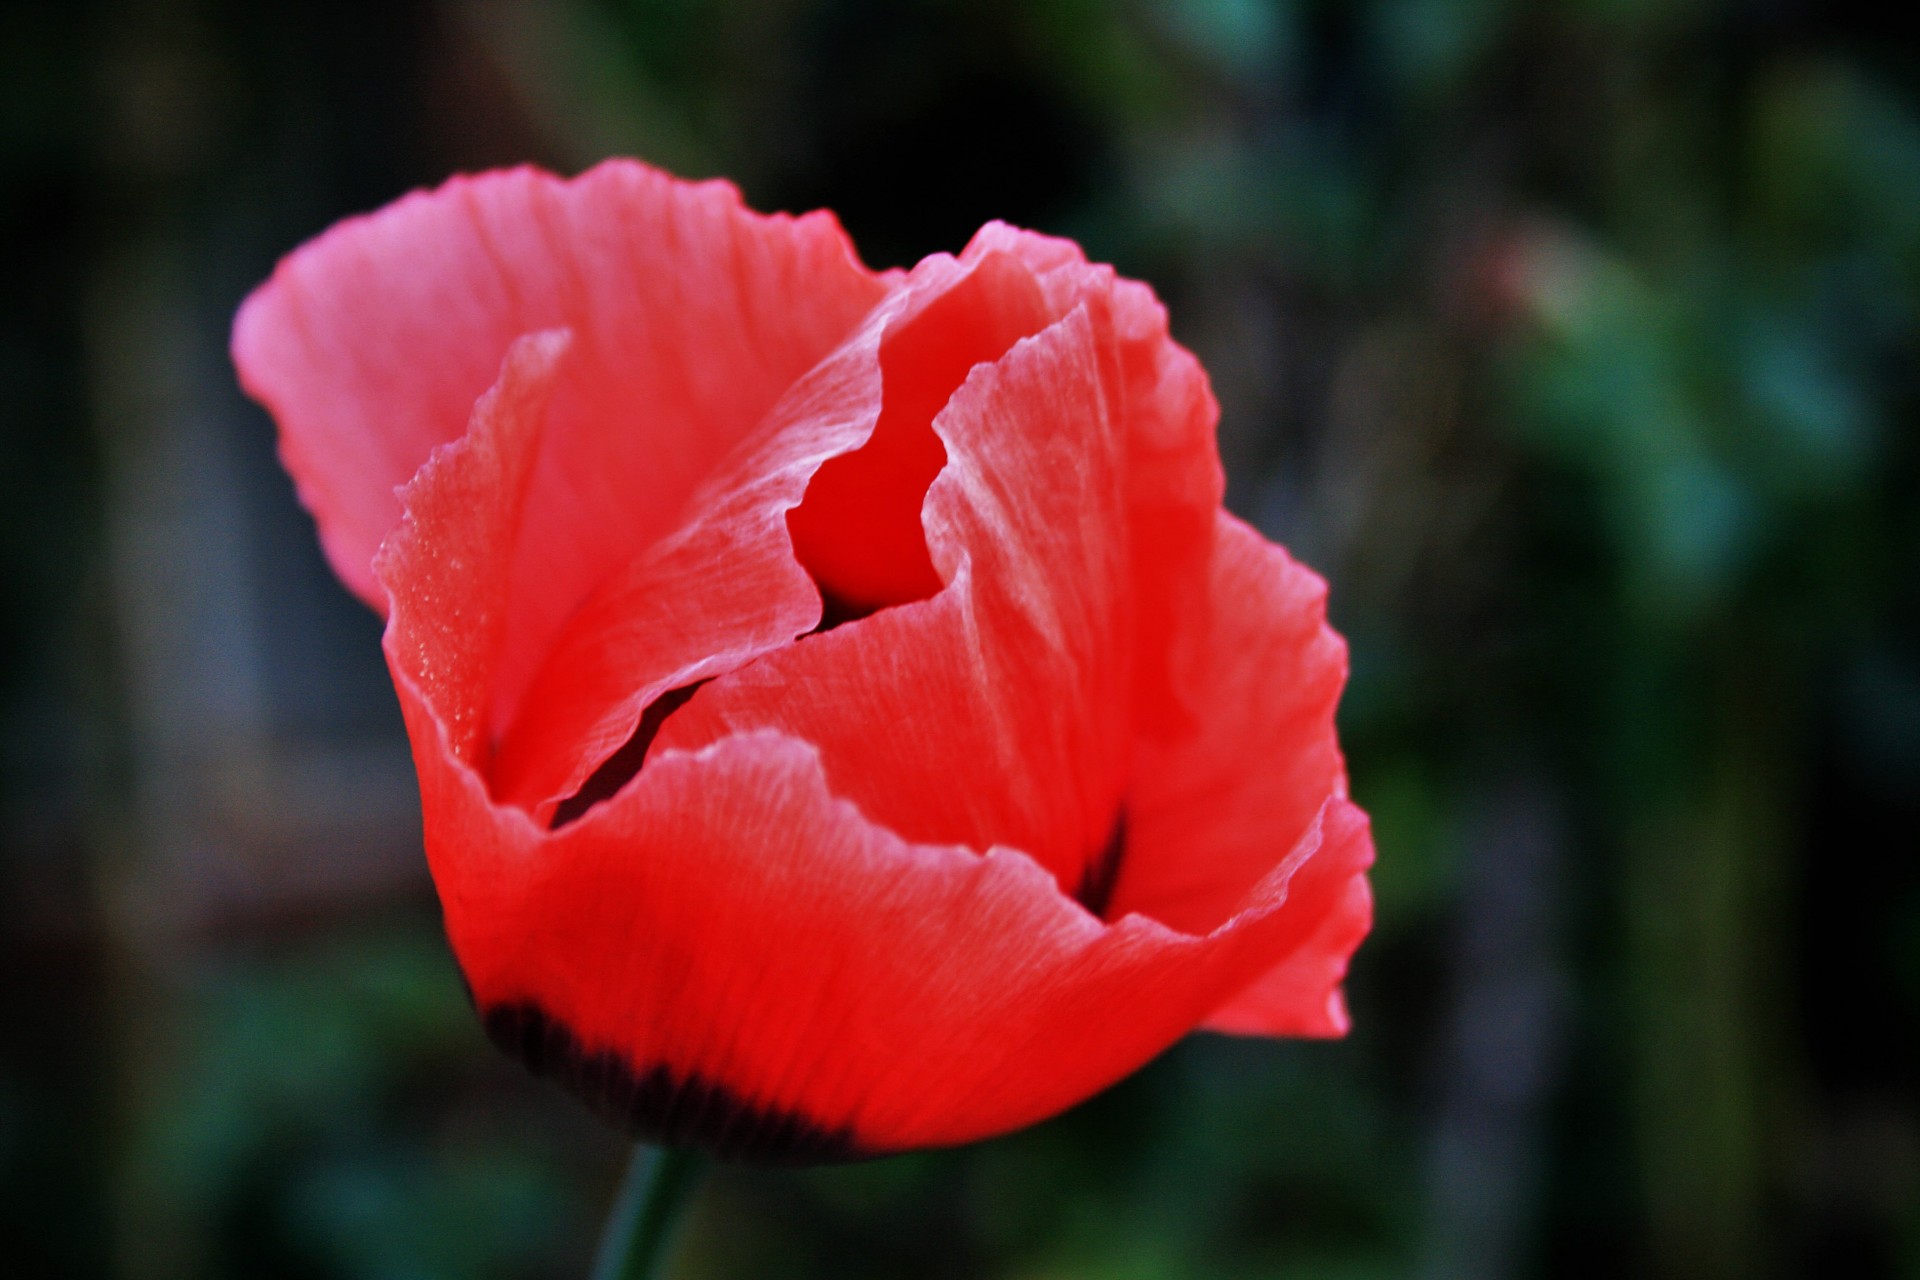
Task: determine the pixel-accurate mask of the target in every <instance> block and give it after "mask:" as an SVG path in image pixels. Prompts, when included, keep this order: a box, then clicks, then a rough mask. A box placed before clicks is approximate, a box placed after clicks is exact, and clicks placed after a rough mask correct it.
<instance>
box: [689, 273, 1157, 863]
mask: <svg viewBox="0 0 1920 1280" xmlns="http://www.w3.org/2000/svg"><path fill="white" fill-rule="evenodd" d="M1101 338H1102V335H1101V334H1099V333H1098V332H1097V331H1096V327H1095V324H1094V321H1093V319H1092V317H1091V316H1090V315H1089V313H1088V311H1087V309H1086V308H1076V309H1075V310H1074V311H1073V312H1072V313H1071V314H1070V315H1068V316H1067V317H1065V318H1064V319H1062V320H1060V321H1058V322H1056V323H1055V324H1053V325H1051V326H1050V327H1048V328H1047V329H1045V330H1044V331H1042V332H1041V333H1040V334H1038V335H1037V336H1035V337H1032V338H1028V339H1024V340H1022V341H1021V342H1019V343H1018V344H1016V345H1015V346H1014V348H1013V349H1012V350H1011V351H1010V352H1009V353H1007V354H1006V355H1005V356H1004V357H1002V358H1001V359H1000V360H998V361H997V362H995V363H992V364H983V365H979V366H977V367H976V368H975V369H974V370H973V372H972V373H971V374H970V375H969V376H968V378H967V380H966V382H965V383H964V384H962V386H961V387H960V389H959V390H958V391H957V392H955V393H954V395H953V398H952V399H951V401H949V402H948V404H947V406H946V408H945V409H943V410H942V411H941V413H940V414H939V416H938V417H937V418H936V419H935V420H934V429H935V430H936V431H937V432H938V433H939V435H940V438H941V440H942V441H943V442H944V445H945V450H946V454H947V463H946V466H945V468H944V469H943V470H942V471H941V473H940V475H939V478H938V479H936V480H935V481H934V483H933V486H932V489H931V490H930V492H929V493H928V495H927V499H926V506H925V517H924V518H925V525H926V531H927V540H928V543H929V545H930V547H931V550H932V555H933V560H934V563H935V564H936V566H937V567H938V569H939V572H940V574H941V576H942V577H943V578H944V579H945V581H946V586H945V587H944V588H943V589H942V590H941V591H940V593H939V594H937V595H935V596H933V597H932V598H931V599H927V600H922V601H917V602H914V603H910V604H905V605H901V606H898V607H895V608H890V609H886V610H883V611H881V612H879V613H876V614H874V615H872V616H871V617H867V618H864V619H861V620H859V621H857V622H854V623H851V624H848V625H846V626H842V627H839V628H837V629H835V630H833V631H830V632H827V633H825V634H821V635H816V636H810V637H808V638H806V639H804V640H802V641H801V642H800V643H798V644H796V645H794V646H792V647H790V648H787V649H783V650H780V651H778V652H775V653H770V654H768V655H767V656H765V657H764V658H762V659H760V660H759V661H757V662H755V663H753V664H751V665H749V666H747V667H744V668H742V669H741V670H740V671H738V672H736V673H734V674H733V675H730V676H727V677H724V678H722V679H719V680H716V681H714V682H713V683H712V684H710V685H708V686H706V687H705V688H703V689H702V690H701V691H700V692H699V693H698V694H696V695H695V696H694V698H693V699H692V701H691V702H689V703H688V704H687V706H686V707H685V708H683V709H682V710H681V711H680V712H678V713H677V714H676V715H675V716H674V717H673V718H672V719H671V720H669V721H668V722H667V724H666V726H665V728H664V729H663V731H662V734H661V738H660V744H661V745H662V746H663V747H664V746H674V747H679V748H682V749H687V748H692V747H697V746H700V745H704V744H705V743H708V742H711V741H714V740H716V739H718V738H720V737H723V736H725V735H727V734H732V733H739V732H743V731H747V730H756V729H764V730H777V731H780V732H783V733H786V734H790V735H792V736H794V737H798V738H801V739H804V740H805V741H807V742H810V743H813V744H814V745H815V746H816V747H817V748H818V749H819V751H820V754H821V758H822V762H823V764H824V766H825V768H826V771H827V776H828V778H829V780H830V782H831V785H832V787H833V789H834V791H835V793H836V794H839V795H843V796H846V797H847V798H849V799H851V800H853V801H854V803H856V804H857V805H858V806H859V807H860V809H861V810H862V812H864V813H866V814H868V815H869V816H871V817H873V818H874V819H875V820H876V821H878V822H881V823H884V824H885V825H887V826H888V827H889V828H891V829H892V830H894V831H897V832H899V833H900V834H901V835H903V836H905V837H907V838H909V839H913V840H920V841H929V842H938V843H953V844H963V845H968V846H970V847H973V848H976V849H984V848H988V847H990V846H992V845H995V844H1003V845H1010V846H1013V847H1017V848H1020V849H1022V850H1025V851H1026V852H1027V853H1029V854H1031V855H1032V856H1033V857H1034V858H1036V859H1038V860H1039V861H1040V863H1041V864H1042V865H1044V866H1046V867H1047V868H1048V869H1050V870H1052V871H1053V872H1054V873H1055V874H1056V875H1057V876H1058V877H1059V880H1060V883H1061V885H1062V886H1063V887H1064V888H1065V889H1066V890H1067V891H1068V892H1070V893H1072V892H1077V891H1079V890H1080V888H1081V886H1082V883H1083V881H1084V880H1085V878H1086V875H1087V871H1088V868H1089V867H1090V866H1092V865H1093V864H1094V863H1096V862H1097V861H1098V860H1099V859H1100V858H1101V857H1102V856H1103V854H1104V853H1105V852H1106V851H1107V850H1108V849H1109V848H1110V846H1111V845H1112V843H1113V840H1114V836H1115V831H1116V827H1117V824H1118V823H1119V822H1120V820H1121V815H1120V800H1121V794H1122V792H1123V790H1124V788H1125V784H1126V770H1127V766H1128V763H1129V758H1130V751H1131V741H1132V725H1131V718H1130V717H1131V702H1130V697H1131V691H1132V687H1133V685H1132V669H1131V666H1130V665H1129V664H1130V659H1131V655H1132V653H1133V644H1132V639H1131V631H1132V626H1133V601H1132V599H1131V596H1130V593H1129V591H1128V588H1127V565H1128V529H1127V526H1126V523H1125V520H1124V511H1123V508H1124V504H1125V467H1126V463H1127V459H1126V455H1125V441H1124V440H1123V438H1122V435H1121V430H1120V427H1119V424H1117V423H1115V422H1114V421H1113V419H1112V417H1111V415H1109V414H1108V413H1107V412H1106V409H1105V397H1104V393H1103V391H1102V386H1101V373H1100V365H1101V350H1102V341H1101Z"/></svg>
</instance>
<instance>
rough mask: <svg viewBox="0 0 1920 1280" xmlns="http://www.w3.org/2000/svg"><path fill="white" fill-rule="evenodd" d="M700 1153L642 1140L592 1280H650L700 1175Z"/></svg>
mask: <svg viewBox="0 0 1920 1280" xmlns="http://www.w3.org/2000/svg"><path fill="white" fill-rule="evenodd" d="M700 1164H701V1161H700V1157H699V1156H697V1155H694V1154H693V1153H692V1152H690V1151H681V1150H677V1149H675V1148H673V1147H653V1146H648V1145H647V1144H646V1143H644V1142H643V1143H641V1144H639V1145H638V1146H636V1147H635V1148H634V1149H633V1163H632V1164H630V1165H628V1166H627V1176H626V1178H625V1179H624V1180H623V1181H622V1182H621V1183H620V1194H619V1195H618V1196H617V1197H616V1198H615V1199H614V1202H613V1209H612V1210H611V1211H610V1212H609V1213H608V1214H607V1226H606V1230H605V1231H604V1232H603V1233H602V1234H601V1236H600V1249H599V1251H598V1252H597V1253H596V1254H595V1255H594V1258H593V1277H592V1280H649V1278H650V1277H652V1276H654V1275H655V1274H656V1273H657V1272H658V1269H659V1266H660V1260H661V1258H662V1257H664V1256H665V1254H666V1251H667V1244H668V1242H669V1241H670V1240H672V1238H673V1229H674V1227H675V1226H676V1225H677V1224H678V1223H679V1220H680V1211H681V1210H682V1209H684V1208H685V1207H686V1204H687V1201H688V1199H690V1198H691V1196H692V1192H693V1188H694V1184H695V1183H697V1182H698V1181H699V1180H700Z"/></svg>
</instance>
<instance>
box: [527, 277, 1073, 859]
mask: <svg viewBox="0 0 1920 1280" xmlns="http://www.w3.org/2000/svg"><path fill="white" fill-rule="evenodd" d="M1049 319H1050V317H1048V316H1047V315H1046V314H1045V312H1044V311H1043V310H1042V303H1041V300H1040V297H1039V295H1038V293H1037V291H1036V290H1035V288H1034V284H1033V281H1032V278H1031V277H1030V276H1029V275H1028V274H1027V273H1026V271H1025V270H1024V268H1022V267H1021V266H1020V265H1019V264H1017V263H1014V262H1012V261H1011V260H1010V259H1007V258H1006V257H1005V256H1004V255H993V256H990V257H986V258H983V259H979V260H976V261H974V262H970V263H967V264H964V265H963V264H961V263H959V262H956V261H955V260H954V259H952V258H948V257H937V258H932V259H929V260H927V261H926V262H923V263H922V264H921V265H920V266H919V267H917V268H915V270H914V272H913V273H912V274H911V275H910V276H908V277H907V278H906V279H905V280H904V281H903V282H902V284H901V286H900V288H898V289H897V290H896V291H895V293H894V294H893V295H891V296H890V297H889V298H888V299H887V300H886V302H884V303H883V304H882V305H881V306H879V307H877V308H875V310H874V311H873V312H871V313H870V314H869V315H868V317H867V319H866V321H865V322H864V323H863V324H862V325H861V326H860V328H859V329H858V330H857V331H856V332H855V334H854V336H853V337H851V338H849V339H848V340H847V341H846V342H845V343H843V344H842V345H841V347H840V348H839V349H838V350H836V351H835V352H834V353H833V354H832V355H830V356H829V357H828V358H827V359H826V360H824V361H822V363H821V364H820V365H818V366H816V367H815V368H814V369H813V370H812V371H811V372H809V373H808V374H807V375H806V376H805V377H804V378H802V379H801V380H800V382H799V383H798V384H796V386H795V387H794V389H793V390H792V391H791V392H789V394H788V395H787V396H786V397H785V398H783V399H782V400H781V402H780V403H779V404H778V405H777V406H776V407H775V408H774V409H773V411H772V412H771V413H770V414H769V415H768V417H767V418H766V419H765V420H764V421H763V422H762V423H761V425H760V426H759V427H758V428H756V429H755V431H754V432H752V433H751V434H750V435H749V436H748V437H747V438H746V440H745V441H743V443H742V445H741V447H739V448H738V449H736V451H735V453H734V455H733V456H732V457H731V458H729V459H728V460H726V461H725V462H723V463H721V464H720V465H719V466H718V467H716V469H715V471H714V473H713V476H712V478H711V479H710V480H709V481H708V482H707V483H706V484H705V485H703V486H702V487H701V489H700V490H699V491H698V493H697V494H696V495H695V497H694V498H693V499H692V500H691V501H689V502H688V503H687V511H688V513H689V516H688V520H689V522H688V523H687V524H686V525H684V526H683V527H682V528H680V529H678V530H676V531H674V532H673V533H672V534H670V535H668V536H667V537H665V538H663V539H661V540H660V541H659V542H656V543H655V544H654V545H653V546H652V547H650V548H649V549H648V550H647V551H646V552H644V553H642V554H641V555H640V556H639V557H638V558H636V560H635V561H634V562H633V563H632V564H630V565H629V566H627V568H626V569H624V570H622V571H621V572H619V573H617V574H615V575H613V576H612V577H611V578H609V579H608V581H607V582H606V583H605V584H603V586H602V587H601V588H600V589H599V590H597V591H596V592H595V593H594V594H593V595H592V596H590V597H589V598H588V600H587V601H586V602H585V603H584V604H583V605H582V606H581V607H580V608H579V609H577V610H576V611H575V613H574V614H573V616H572V617H571V618H570V619H569V620H568V622H567V624H566V626H565V627H564V628H563V629H562V630H561V632H560V634H559V635H558V637H557V638H556V640H555V642H554V645H553V648H552V651H551V653H550V654H549V655H548V657H547V658H546V660H545V662H544V663H543V664H542V666H541V668H540V670H539V671H538V672H537V673H536V675H535V677H534V680H533V682H532V684H531V685H530V686H529V689H528V692H527V694H526V696H525V697H524V698H523V699H522V700H521V703H520V711H519V714H518V716H517V718H516V719H515V721H514V722H513V724H512V725H511V726H510V727H509V728H508V730H507V732H506V733H505V734H504V735H503V737H502V740H501V744H500V751H499V755H498V757H497V759H496V761H495V765H494V769H493V778H492V781H493V786H494V795H495V798H496V799H500V800H502V801H505V802H508V803H516V804H521V805H523V806H524V807H527V808H528V809H529V810H530V811H531V812H533V813H534V815H535V817H536V819H537V820H540V821H545V820H547V818H548V817H549V816H550V815H551V814H552V813H553V812H554V811H555V806H556V804H557V803H558V802H559V801H560V800H561V799H562V798H563V797H566V796H569V795H572V794H574V793H575V792H576V790H577V788H579V787H580V785H581V784H582V782H583V781H584V780H585V778H586V777H587V775H588V774H589V773H590V772H593V771H594V770H595V768H596V766H597V765H599V764H600V763H601V762H602V761H605V760H607V759H608V758H609V757H610V756H612V755H613V754H614V753H615V751H616V749H623V748H622V744H623V743H625V742H627V741H628V740H629V735H631V734H632V733H633V732H634V731H635V728H636V726H637V725H638V724H639V723H640V722H641V720H642V718H643V715H644V714H645V711H646V708H648V707H649V706H652V705H653V704H654V703H655V700H656V699H658V698H660V697H661V696H662V695H663V694H665V693H667V692H668V691H670V690H674V689H687V688H690V687H691V686H692V685H694V684H696V683H698V682H700V681H703V680H706V679H709V678H711V677H713V676H715V675H719V674H723V673H725V672H728V671H731V670H734V669H736V668H738V667H740V666H741V665H743V664H744V663H745V662H747V661H748V660H749V659H751V658H753V657H755V656H758V655H759V654H762V653H764V652H766V651H768V650H770V649H772V648H775V647H777V646H779V645H783V644H785V643H787V642H789V641H791V640H792V639H793V638H794V637H795V636H797V635H800V634H801V633H803V632H805V631H808V630H811V629H812V628H813V627H814V626H815V625H816V624H818V623H819V622H820V621H821V616H822V602H821V594H822V593H825V594H826V595H828V597H829V598H830V599H832V600H833V601H834V604H835V607H836V608H837V609H838V610H840V611H841V613H842V616H843V617H844V616H850V615H851V614H852V613H857V612H864V611H865V610H866V609H867V608H870V607H872V606H875V605H878V604H885V603H891V601H890V600H889V599H888V596H889V593H890V592H892V591H893V590H894V589H895V587H896V586H899V587H900V589H910V590H912V591H915V592H919V591H920V590H921V587H922V585H924V584H920V583H918V582H917V580H916V579H914V578H913V577H912V575H913V573H914V572H915V571H914V570H913V568H912V561H913V559H914V557H916V556H917V558H918V560H919V561H920V562H922V563H923V564H924V565H925V571H926V573H927V574H928V575H932V573H933V570H932V567H931V562H930V561H928V559H927V554H926V544H925V539H924V537H923V535H922V533H921V530H920V507H921V502H922V499H923V497H924V495H925V492H926V488H927V485H928V482H929V481H930V480H931V479H932V473H931V472H928V473H926V474H921V468H920V465H919V464H920V463H921V462H923V461H925V448H923V447H922V446H921V445H919V444H915V443H912V439H913V433H916V432H917V433H918V435H919V436H920V437H924V442H925V447H927V448H931V450H932V451H933V461H934V465H935V468H936V469H937V467H938V466H939V465H940V463H941V462H943V461H944V458H945V454H944V451H943V450H942V449H941V446H940V444H939V440H938V437H937V436H936V435H935V434H934V432H933V429H932V426H931V420H932V417H933V414H934V412H935V410H936V409H937V408H938V407H939V405H941V404H944V403H945V402H946V399H947V397H948V396H949V395H950V394H951V393H952V391H953V389H954V387H955V386H957V385H958V384H959V382H960V380H961V379H962V378H963V377H965V376H966V373H967V371H968V370H969V369H970V368H971V367H972V366H973V365H974V364H975V363H977V362H979V361H981V360H988V359H992V358H995V357H997V356H999V355H1000V354H1002V353H1003V352H1004V351H1005V350H1006V349H1007V347H1008V346H1010V345H1011V344H1012V343H1013V341H1014V340H1015V339H1016V338H1018V337H1020V336H1022V335H1023V334H1024V333H1025V332H1028V331H1032V330H1037V329H1039V328H1041V327H1044V326H1045V324H1046V323H1047V322H1048V320H1049ZM929 352H935V353H937V355H938V359H932V360H929V359H926V358H924V357H926V356H927V354H928V353H929ZM823 463H824V464H825V465H824V466H823V465H822V464H823ZM843 464H853V465H852V468H851V470H847V469H844V468H843V469H842V470H839V471H837V472H836V471H834V470H832V469H833V468H836V467H843ZM836 475H837V476H839V477H840V479H839V480H835V479H834V477H835V476H836ZM844 482H856V483H857V485H858V486H860V487H861V488H860V492H862V493H864V494H865V496H866V502H865V504H864V505H861V504H859V503H856V502H855V501H854V499H855V494H854V492H853V491H851V490H849V489H847V488H846V487H845V483H844ZM803 493H804V494H805V502H804V504H802V502H801V498H802V494H803ZM855 508H857V509H858V510H859V511H860V512H861V514H860V515H858V516H855V515H853V514H852V510H853V509H855ZM803 516H804V517H806V519H804V520H803V519H802V517H803ZM789 522H791V525H792V528H791V533H790V531H789ZM796 543H798V544H799V546H797V547H796V546H795V545H794V544H796ZM796 556H798V557H799V559H798V561H796ZM803 565H804V568H803ZM903 574H905V575H906V577H905V578H904V579H903V577H902V575H903ZM932 581H933V584H934V586H935V587H936V588H937V587H938V585H939V579H938V578H937V577H934V578H933V579H932ZM903 582H904V585H901V584H902V583H903ZM849 606H851V608H849ZM634 763H636V764H637V763H638V761H635V762H634Z"/></svg>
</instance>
